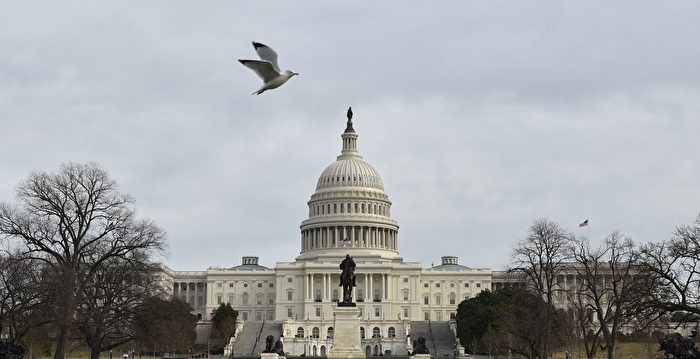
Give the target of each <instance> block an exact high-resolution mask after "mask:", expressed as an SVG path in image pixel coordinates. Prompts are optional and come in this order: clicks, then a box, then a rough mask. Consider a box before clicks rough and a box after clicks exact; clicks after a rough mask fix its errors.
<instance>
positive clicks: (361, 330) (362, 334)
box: [360, 327, 365, 339]
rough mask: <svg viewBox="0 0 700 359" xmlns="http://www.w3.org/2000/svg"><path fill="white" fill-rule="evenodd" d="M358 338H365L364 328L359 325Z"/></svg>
mask: <svg viewBox="0 0 700 359" xmlns="http://www.w3.org/2000/svg"><path fill="white" fill-rule="evenodd" d="M360 339H365V328H363V327H360Z"/></svg>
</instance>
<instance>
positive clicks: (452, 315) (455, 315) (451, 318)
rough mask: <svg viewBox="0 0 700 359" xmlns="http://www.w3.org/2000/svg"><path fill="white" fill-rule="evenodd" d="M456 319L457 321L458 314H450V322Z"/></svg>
mask: <svg viewBox="0 0 700 359" xmlns="http://www.w3.org/2000/svg"><path fill="white" fill-rule="evenodd" d="M455 319H457V313H455V312H450V320H455Z"/></svg>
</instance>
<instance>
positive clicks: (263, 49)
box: [253, 41, 280, 72]
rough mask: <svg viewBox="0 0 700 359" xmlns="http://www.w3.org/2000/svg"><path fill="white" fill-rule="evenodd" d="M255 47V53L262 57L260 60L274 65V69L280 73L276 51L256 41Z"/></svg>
mask: <svg viewBox="0 0 700 359" xmlns="http://www.w3.org/2000/svg"><path fill="white" fill-rule="evenodd" d="M253 47H254V48H255V52H257V53H258V56H260V59H262V60H263V61H269V62H270V63H271V64H272V67H274V68H275V70H277V72H280V67H279V65H277V53H276V52H275V50H273V49H271V48H270V47H268V46H267V45H265V44H261V43H259V42H255V41H253Z"/></svg>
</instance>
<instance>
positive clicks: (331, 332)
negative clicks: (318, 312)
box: [326, 327, 333, 339]
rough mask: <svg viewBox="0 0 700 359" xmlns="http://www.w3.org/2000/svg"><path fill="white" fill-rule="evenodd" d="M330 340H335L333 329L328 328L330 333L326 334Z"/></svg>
mask: <svg viewBox="0 0 700 359" xmlns="http://www.w3.org/2000/svg"><path fill="white" fill-rule="evenodd" d="M326 337H327V338H328V339H333V327H328V333H327V334H326Z"/></svg>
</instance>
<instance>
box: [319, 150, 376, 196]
mask: <svg viewBox="0 0 700 359" xmlns="http://www.w3.org/2000/svg"><path fill="white" fill-rule="evenodd" d="M341 157H342V156H341ZM334 187H362V188H368V187H369V188H375V189H378V190H381V191H384V185H383V184H382V179H381V177H379V173H377V170H375V169H374V167H372V165H370V164H369V163H367V162H365V161H363V160H362V158H361V157H359V156H356V157H354V158H342V159H338V160H337V161H335V162H333V163H331V164H330V165H329V166H328V167H326V169H325V170H323V173H321V176H320V177H319V178H318V183H317V184H316V190H317V191H318V190H320V189H325V188H334Z"/></svg>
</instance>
